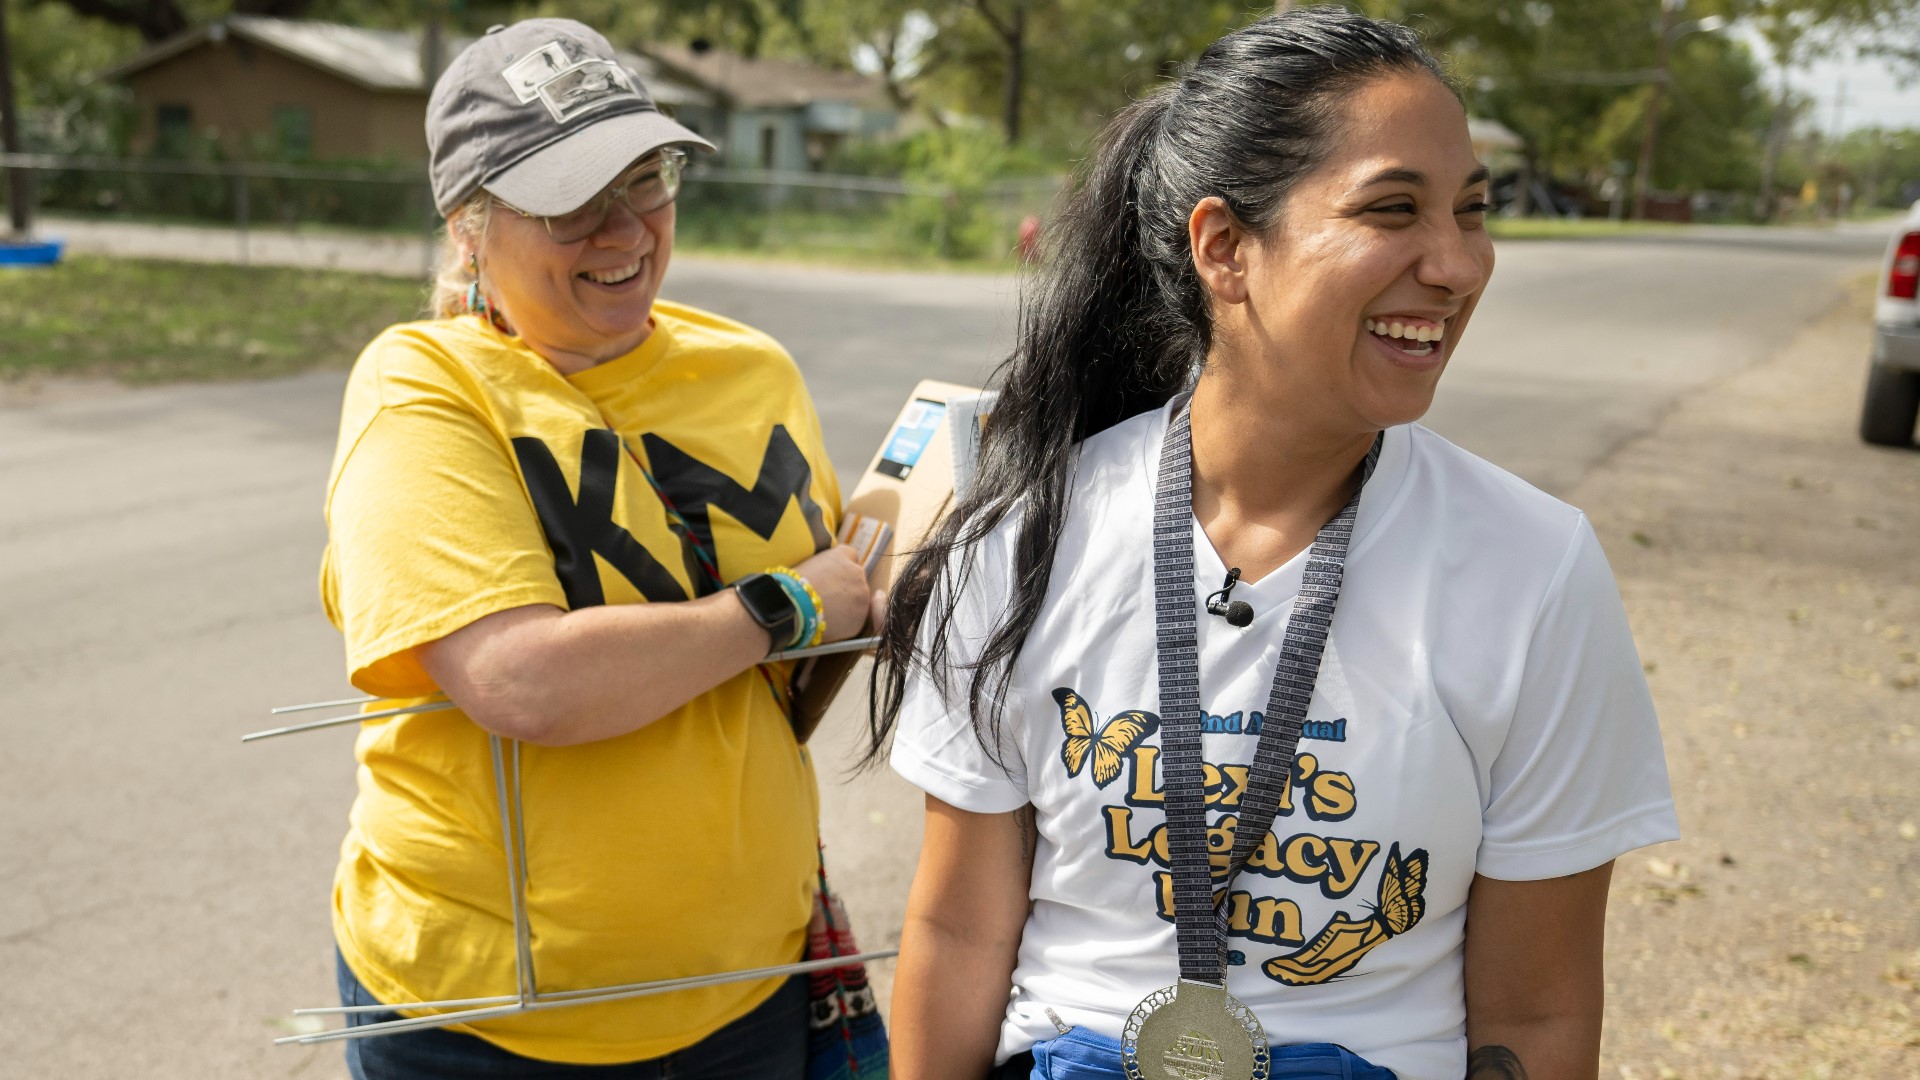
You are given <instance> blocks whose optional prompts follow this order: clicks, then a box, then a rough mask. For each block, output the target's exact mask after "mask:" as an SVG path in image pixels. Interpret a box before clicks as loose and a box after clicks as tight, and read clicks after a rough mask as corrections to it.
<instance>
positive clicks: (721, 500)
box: [640, 424, 833, 592]
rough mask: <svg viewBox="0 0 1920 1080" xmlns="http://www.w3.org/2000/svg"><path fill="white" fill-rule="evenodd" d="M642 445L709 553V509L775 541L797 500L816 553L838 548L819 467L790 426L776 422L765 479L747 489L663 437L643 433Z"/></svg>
mask: <svg viewBox="0 0 1920 1080" xmlns="http://www.w3.org/2000/svg"><path fill="white" fill-rule="evenodd" d="M640 441H641V443H642V445H644V446H645V447H646V448H647V460H649V461H651V462H653V477H654V479H656V480H658V481H660V486H661V487H663V488H666V489H667V495H668V497H669V498H671V499H673V505H674V507H675V508H676V509H678V510H679V511H680V514H681V516H682V517H685V518H686V519H687V524H688V525H690V526H692V527H693V531H694V533H695V535H697V536H699V538H700V542H701V543H703V544H705V545H706V546H707V550H708V551H712V550H714V547H713V521H712V519H711V517H710V516H709V515H708V513H707V510H708V508H709V507H714V506H717V507H719V508H721V509H722V510H725V511H726V512H727V513H728V514H730V515H732V516H733V519H734V520H735V521H738V522H739V523H740V524H742V525H745V526H746V527H747V528H748V529H749V530H751V531H752V532H753V534H754V535H755V536H758V537H759V538H760V539H762V540H771V539H772V538H773V533H774V530H775V529H777V528H779V527H780V521H781V519H782V518H784V517H786V514H787V504H788V503H790V502H795V501H798V502H799V504H800V514H801V516H802V517H803V518H805V519H806V522H807V528H808V530H809V531H810V532H812V533H813V550H814V551H816V552H819V551H825V550H826V549H827V548H828V547H829V546H831V545H832V543H833V534H831V533H829V532H828V531H827V521H826V517H825V516H824V515H823V514H822V513H821V512H820V504H819V503H817V502H814V501H813V490H812V489H813V468H812V466H810V465H808V464H807V456H806V455H805V454H803V453H801V452H800V447H799V444H797V443H795V442H794V441H793V436H792V435H789V434H788V433H787V428H786V425H784V424H775V425H773V430H772V431H770V432H768V433H767V449H766V453H764V454H762V455H761V458H760V475H759V476H757V477H755V478H754V481H753V487H751V488H744V487H741V486H740V485H739V484H736V483H734V481H733V478H732V477H730V476H728V475H727V474H726V473H723V472H721V471H720V470H718V469H716V468H714V467H712V466H711V465H708V464H707V463H706V462H704V461H701V460H700V459H698V458H696V457H694V456H693V455H691V454H689V453H687V452H686V451H684V450H681V449H680V448H679V447H677V446H675V445H673V444H672V443H670V442H668V441H667V440H665V439H663V438H661V437H659V436H658V435H642V436H641V437H640ZM734 569H735V570H741V569H742V568H739V567H735V568H734ZM751 569H752V570H758V569H760V567H757V566H756V567H752V568H751ZM702 584H704V583H702ZM701 591H703V592H704V591H705V590H704V589H702V590H701Z"/></svg>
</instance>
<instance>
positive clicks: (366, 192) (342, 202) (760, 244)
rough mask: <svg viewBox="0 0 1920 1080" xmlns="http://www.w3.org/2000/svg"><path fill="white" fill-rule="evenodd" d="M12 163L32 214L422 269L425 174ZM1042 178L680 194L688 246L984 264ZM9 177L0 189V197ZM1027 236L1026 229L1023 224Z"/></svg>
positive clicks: (701, 188) (733, 175)
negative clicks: (311, 246) (343, 238)
mask: <svg viewBox="0 0 1920 1080" xmlns="http://www.w3.org/2000/svg"><path fill="white" fill-rule="evenodd" d="M0 167H5V168H10V169H17V170H23V171H24V172H25V173H26V174H27V176H28V177H29V178H30V179H29V183H28V184H27V185H26V186H27V190H28V191H29V192H30V193H31V194H30V196H29V197H30V200H31V202H32V204H33V206H34V207H35V210H36V213H38V214H40V215H48V216H57V217H59V218H62V219H67V220H74V221H85V222H88V223H89V224H95V225H98V224H107V223H112V222H133V223H143V224H198V225H215V226H226V227H228V228H231V229H232V230H234V232H235V235H236V250H235V257H236V259H237V260H238V261H241V262H246V261H248V259H249V253H250V249H251V245H250V244H249V242H248V241H249V237H250V236H251V235H252V234H255V233H260V232H263V231H277V232H282V233H286V232H303V233H311V232H326V231H353V232H372V233H382V234H386V235H387V238H388V239H389V240H391V239H395V238H398V237H402V236H405V235H408V234H412V235H416V236H419V237H421V239H422V242H423V245H424V248H425V249H426V251H425V252H424V253H423V265H426V264H428V262H430V259H429V258H428V255H430V251H431V248H432V246H433V243H434V236H435V234H436V232H437V230H438V228H439V216H438V214H437V213H435V211H434V208H433V200H432V196H431V192H430V189H429V187H428V184H427V178H426V176H425V174H424V173H423V172H421V171H419V170H417V169H413V170H400V169H391V170H380V169H340V168H318V167H308V166H297V165H284V164H274V163H264V162H210V161H205V162H203V161H171V160H159V159H122V158H86V157H63V156H57V155H46V154H13V155H4V154H0ZM1058 189H1059V181H1058V180H1056V179H1052V178H1041V179H1033V180H1001V181H995V182H991V183H983V184H979V185H970V186H968V187H966V188H959V187H954V186H949V185H938V184H928V183H917V182H911V181H906V180H901V179H896V178H892V177H878V176H844V175H835V174H825V173H804V172H795V173H788V172H773V171H760V170H740V169H695V170H693V171H690V172H689V173H688V174H687V176H686V180H685V183H684V186H683V187H682V189H681V193H680V199H679V219H678V225H677V239H678V242H679V243H680V244H681V245H683V246H686V247H690V248H695V249H700V248H707V249H723V250H737V251H760V252H769V253H779V254H792V255H802V256H804V255H809V254H813V255H822V256H837V257H847V256H852V257H861V256H866V257H875V258H886V257H907V258H927V259H963V260H964V259H974V260H977V259H995V258H999V257H1004V256H1005V255H1007V254H1008V253H1009V252H1011V251H1012V250H1013V249H1014V248H1015V247H1016V246H1017V245H1018V244H1019V243H1020V241H1021V236H1022V223H1023V222H1025V221H1026V220H1027V219H1028V218H1034V219H1036V220H1038V219H1039V218H1042V217H1044V215H1045V214H1046V212H1047V209H1048V207H1049V205H1050V204H1051V202H1052V200H1053V198H1054V196H1055V194H1056V193H1057V191H1058ZM5 191H6V185H4V184H0V201H4V197H5ZM1028 231H1031V226H1030V225H1029V226H1028Z"/></svg>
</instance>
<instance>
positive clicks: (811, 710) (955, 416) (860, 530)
mask: <svg viewBox="0 0 1920 1080" xmlns="http://www.w3.org/2000/svg"><path fill="white" fill-rule="evenodd" d="M996 397H997V395H996V394H995V393H993V392H991V391H982V390H980V389H978V388H976V387H971V386H959V385H956V384H954V383H945V382H938V381H935V380H932V379H926V380H922V381H921V382H920V384H919V385H917V386H915V387H914V388H913V395H912V396H911V397H909V398H908V399H907V403H906V405H905V407H903V408H902V409H901V410H900V414H899V415H898V416H896V417H895V418H894V421H893V426H892V427H891V428H889V429H888V433H887V437H886V439H884V440H883V441H882V442H881V443H880V448H879V449H878V450H876V451H875V452H874V455H873V460H872V461H870V462H868V463H867V471H866V472H864V473H862V474H861V476H860V480H859V482H858V483H856V484H855V485H854V486H853V494H852V495H850V496H849V497H848V498H847V506H846V513H845V515H844V518H843V520H842V522H841V526H840V542H841V543H844V544H850V545H852V546H853V548H854V549H855V550H856V551H857V552H859V553H860V556H861V562H862V563H863V564H864V565H865V566H866V568H867V581H868V582H869V583H871V584H872V586H873V587H874V588H876V589H890V588H892V587H893V579H894V576H895V575H896V574H897V573H898V572H899V570H900V567H901V566H902V565H903V561H902V557H903V556H904V555H905V554H907V553H910V552H912V551H913V550H914V549H915V548H917V547H919V546H920V542H921V541H922V540H924V539H925V538H926V537H927V534H928V533H930V532H932V531H933V527H934V525H935V524H937V523H938V522H939V520H940V516H941V515H942V514H944V513H945V512H946V510H947V507H948V505H950V504H951V502H952V501H953V495H954V493H955V491H956V490H957V491H962V492H964V491H965V490H966V487H967V484H968V483H969V482H970V481H971V480H972V479H973V473H974V469H975V467H976V465H977V464H978V462H979V453H980V433H981V431H982V429H983V427H984V425H985V423H986V420H987V414H988V413H989V412H990V411H991V410H992V408H993V402H994V399H995V398H996ZM867 629H868V630H869V631H870V630H871V627H869V628H867ZM860 656H861V654H860V653H838V654H835V655H832V656H819V657H814V658H812V659H809V660H803V661H801V664H800V669H799V670H798V671H796V672H795V673H794V677H793V687H794V695H793V729H794V735H795V736H796V737H798V738H799V740H800V741H801V742H806V741H807V739H808V737H809V736H811V735H812V734H813V731H814V729H815V728H816V727H818V726H819V725H820V720H821V719H822V718H823V717H824V716H825V715H826V712H827V707H828V706H829V705H831V704H833V699H834V697H835V696H836V695H837V694H839V692H840V687H841V686H842V685H843V684H845V682H846V680H847V675H848V673H849V672H851V671H852V670H853V666H854V664H855V663H857V662H858V661H859V659H860Z"/></svg>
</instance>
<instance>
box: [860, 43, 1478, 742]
mask: <svg viewBox="0 0 1920 1080" xmlns="http://www.w3.org/2000/svg"><path fill="white" fill-rule="evenodd" d="M1393 70H1414V71H1424V72H1426V73H1428V74H1431V75H1433V76H1434V77H1436V78H1441V79H1442V81H1443V82H1444V81H1445V80H1444V77H1443V76H1441V73H1440V69H1439V66H1438V64H1437V63H1436V62H1435V61H1434V60H1433V58H1432V57H1431V56H1429V55H1428V54H1427V53H1426V52H1425V50H1424V49H1422V47H1421V45H1420V41H1419V38H1418V37H1417V36H1416V35H1414V33H1413V32H1412V31H1410V30H1408V29H1406V28H1405V27H1402V26H1398V25H1395V24H1392V23H1381V22H1375V21H1373V20H1371V19H1367V18H1364V17H1362V16H1359V15H1355V14H1352V13H1350V12H1347V11H1345V10H1343V9H1339V8H1331V7H1314V8H1298V9H1294V10H1291V11H1289V12H1286V13H1284V14H1279V15H1269V16H1267V17H1265V18H1262V19H1260V20H1258V21H1257V22H1255V23H1253V24H1251V25H1249V26H1247V27H1245V28H1243V29H1241V30H1238V31H1235V32H1234V33H1232V34H1229V35H1227V36H1226V37H1223V38H1221V39H1220V40H1219V41H1216V42H1214V43H1213V44H1212V45H1211V46H1209V47H1208V48H1207V49H1206V51H1205V52H1204V53H1202V54H1201V56H1200V58H1199V60H1197V61H1196V62H1195V64H1194V65H1193V67H1192V68H1191V69H1190V70H1189V71H1188V72H1187V73H1186V74H1185V75H1184V76H1183V77H1182V78H1181V79H1180V80H1179V81H1178V83H1176V84H1174V85H1172V86H1169V87H1165V88H1163V89H1161V90H1160V91H1159V92H1157V93H1155V94H1153V95H1152V96H1150V97H1147V98H1145V99H1144V100H1141V101H1136V102H1134V103H1133V104H1132V105H1129V106H1128V107H1127V108H1126V109H1124V110H1122V111H1121V112H1120V114H1119V115H1118V116H1116V117H1115V118H1114V119H1113V120H1112V122H1111V123H1109V124H1108V125H1107V127H1106V129H1105V131H1103V132H1102V134H1101V137H1100V139H1099V141H1098V148H1097V150H1096V152H1095V153H1094V156H1093V159H1092V161H1091V162H1090V163H1089V164H1088V165H1087V167H1086V168H1085V171H1084V172H1083V174H1082V175H1081V177H1080V178H1079V182H1078V183H1077V184H1076V185H1074V186H1073V187H1072V188H1071V189H1070V191H1069V193H1068V194H1067V196H1066V197H1065V201H1064V203H1063V204H1062V206H1061V208H1060V210H1059V212H1058V214H1057V216H1056V220H1055V222H1054V224H1053V225H1052V227H1051V228H1050V229H1049V230H1048V240H1047V243H1046V245H1045V248H1044V251H1043V256H1044V257H1043V259H1042V261H1041V266H1042V267H1043V269H1042V271H1041V272H1040V273H1039V274H1038V275H1037V276H1036V277H1034V278H1032V279H1029V280H1028V281H1027V282H1026V283H1025V285H1024V288H1023V295H1022V297H1021V309H1020V321H1019V326H1018V328H1017V332H1016V334H1015V346H1014V349H1013V352H1012V354H1011V355H1009V356H1008V358H1007V359H1006V360H1005V361H1003V362H1002V363H1001V365H1000V367H999V368H998V370H997V371H996V372H995V373H994V383H995V385H997V386H998V387H999V389H1000V398H999V400H998V402H997V403H996V404H995V405H994V409H993V417H992V420H991V421H990V422H989V423H988V425H987V428H986V432H985V438H984V441H983V445H982V447H981V458H980V465H979V471H978V473H977V474H976V475H975V477H974V479H973V482H972V484H971V485H970V486H969V487H968V489H967V493H966V494H965V495H964V496H962V497H961V498H959V499H958V500H957V501H956V502H955V504H954V505H953V507H952V508H951V510H950V511H949V512H948V513H947V514H946V515H945V516H944V517H943V518H942V519H941V520H940V522H939V524H938V525H937V526H936V527H935V528H934V530H933V533H932V535H930V536H929V537H927V539H926V541H925V542H924V543H923V544H922V545H921V546H920V547H919V548H918V549H917V550H915V551H913V552H911V553H909V554H908V555H907V556H906V563H905V566H904V567H903V568H902V570H901V572H900V573H899V574H898V575H896V577H895V581H894V589H893V595H892V597H891V598H890V600H889V603H888V610H887V626H886V630H885V632H884V633H883V635H882V637H881V641H880V646H879V649H878V653H877V656H876V659H875V663H874V666H873V671H872V675H871V682H870V689H871V691H872V695H871V706H870V711H869V714H868V735H869V745H868V750H867V758H866V761H867V763H869V764H871V763H872V762H873V761H874V760H876V759H877V758H878V757H879V756H880V755H881V753H882V752H883V751H884V749H885V746H886V743H887V739H888V736H889V734H890V732H891V731H892V729H893V726H894V724H895V722H896V721H897V720H898V718H899V714H900V708H901V704H902V702H903V700H904V698H905V694H906V685H907V680H908V678H909V676H910V675H911V674H913V672H914V670H915V669H919V670H920V671H922V672H924V674H925V675H926V676H927V677H929V678H931V679H932V681H933V685H934V687H935V689H936V690H937V691H938V692H939V693H940V694H941V696H942V697H943V698H944V699H945V700H948V701H952V700H954V699H955V697H956V695H955V694H954V693H953V690H954V678H955V674H956V669H957V668H958V667H960V666H961V665H956V664H955V663H953V657H952V654H951V650H950V648H949V642H950V639H951V636H952V635H951V633H950V631H951V629H952V620H953V618H954V613H955V610H956V608H957V601H958V597H959V595H960V593H961V592H962V590H964V589H965V588H966V585H967V582H968V580H969V579H970V578H971V577H972V575H973V573H974V571H975V569H976V553H977V550H978V546H979V544H980V541H981V540H982V539H984V538H985V537H986V536H987V535H988V534H989V533H991V532H993V531H994V530H995V529H997V528H999V527H1001V525H1002V524H1003V523H1004V522H1005V521H1006V519H1007V518H1008V517H1009V516H1010V515H1012V516H1015V517H1016V518H1017V520H1016V523H1015V528H1014V541H1013V553H1012V554H1013V557H1012V566H1011V582H1010V589H1009V592H1008V595H1007V597H1006V603H1007V607H1006V609H1005V610H1004V611H1003V612H1000V613H998V614H997V615H996V616H995V618H996V620H997V621H996V623H995V625H994V626H993V628H992V630H991V631H990V632H989V633H988V635H987V637H986V640H985V642H984V644H983V645H982V647H981V649H980V652H979V655H978V656H977V657H973V658H971V660H970V661H969V662H968V663H966V664H965V665H964V668H965V670H967V671H969V672H970V677H969V678H968V680H967V693H966V701H967V709H968V713H969V716H970V718H971V720H972V723H973V727H974V730H975V733H976V734H977V735H978V737H979V739H980V742H981V745H982V746H983V747H984V748H985V749H986V751H987V753H988V754H989V755H994V756H995V757H996V760H998V758H997V755H998V754H999V753H1000V749H999V748H1000V747H1002V745H1003V743H1002V742H1001V739H1000V729H1001V724H1002V721H1003V717H1002V715H1001V710H1000V709H999V707H998V706H997V704H994V705H991V707H985V706H986V705H987V703H998V702H1001V701H1004V700H1006V696H1007V695H1006V690H1007V688H1008V686H1009V684H1010V682H1011V680H1012V678H1013V668H1014V664H1015V662H1016V661H1017V660H1018V659H1019V656H1020V652H1021V649H1022V648H1023V647H1024V646H1025V644H1026V640H1027V635H1028V633H1029V632H1030V631H1031V630H1032V629H1033V625H1034V622H1035V621H1036V620H1037V619H1038V618H1039V615H1040V610H1041V607H1042V606H1043V604H1044V603H1045V601H1046V597H1047V588H1048V585H1049V583H1050V582H1051V580H1052V575H1053V562H1054V558H1055V556H1056V554H1057V552H1058V548H1059V544H1060V536H1061V533H1062V531H1063V530H1064V528H1065V525H1066V520H1067V513H1068V510H1069V507H1068V494H1069V492H1070V490H1071V488H1072V484H1073V469H1074V463H1075V460H1076V456H1075V452H1076V448H1077V446H1078V444H1079V443H1080V442H1081V441H1082V440H1085V439H1087V438H1089V437H1091V436H1093V435H1096V434H1098V433H1099V432H1102V431H1105V430H1106V429H1108V428H1110V427H1113V426H1114V425H1115V424H1118V423H1120V422H1122V421H1124V420H1126V419H1128V418H1129V417H1132V416H1137V415H1139V414H1140V413H1143V412H1148V411H1151V410H1153V409H1158V408H1160V407H1162V406H1164V405H1165V404H1166V403H1167V402H1168V401H1169V400H1171V399H1172V398H1173V396H1174V395H1175V394H1177V393H1179V392H1180V391H1181V390H1183V389H1185V387H1186V385H1187V383H1188V381H1189V379H1190V378H1191V376H1192V373H1193V372H1194V371H1195V370H1196V369H1197V368H1198V366H1199V365H1200V364H1202V363H1204V362H1205V359H1206V356H1207V353H1208V350H1209V348H1210V347H1211V344H1212V333H1213V321H1212V315H1211V308H1210V300H1209V296H1208V294H1207V291H1206V288H1205V286H1204V285H1203V284H1202V283H1201V281H1200V278H1199V275H1198V274H1197V273H1196V272H1195V271H1194V268H1193V259H1192V255H1191V252H1190V251H1189V249H1188V239H1187V218H1188V216H1189V215H1190V214H1191V213H1192V210H1193V208H1194V207H1195V206H1196V205H1198V204H1199V202H1200V201H1201V200H1202V199H1205V198H1209V197H1214V196H1218V197H1220V198H1222V199H1223V200H1224V201H1225V202H1226V204H1227V207H1228V209H1229V210H1230V211H1232V213H1233V214H1234V215H1235V217H1236V218H1237V219H1238V220H1239V221H1241V222H1242V223H1243V224H1245V225H1246V226H1247V227H1248V228H1250V229H1253V230H1256V231H1257V230H1263V229H1266V228H1269V227H1271V225H1272V224H1273V222H1274V221H1275V219H1276V218H1277V217H1278V213H1279V209H1280V205H1281V203H1282V201H1283V199H1284V197H1285V195H1286V193H1287V192H1288V191H1289V190H1290V189H1291V188H1292V186H1293V184H1294V183H1295V182H1296V181H1298V179H1299V178H1300V177H1301V176H1303V175H1305V174H1306V173H1307V172H1310V171H1311V170H1312V168H1313V166H1314V165H1316V164H1317V163H1318V162H1319V160H1320V158H1321V157H1322V156H1324V154H1325V151H1326V146H1327V143H1328V141H1329V139H1330V136H1331V132H1332V130H1333V127H1334V121H1335V119H1336V109H1335V106H1334V103H1335V102H1336V101H1337V100H1338V97H1339V96H1340V95H1341V94H1342V93H1343V92H1344V91H1346V90H1349V89H1351V88H1352V86H1353V85H1354V84H1356V83H1358V82H1360V81H1362V80H1364V79H1366V78H1369V77H1373V76H1377V75H1381V74H1385V73H1387V72H1389V71H1393ZM936 600H937V602H936ZM1002 764H1004V763H1002Z"/></svg>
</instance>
